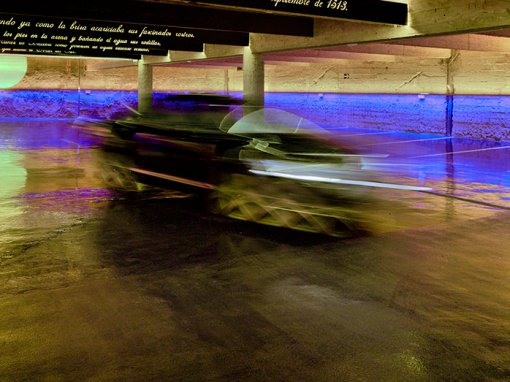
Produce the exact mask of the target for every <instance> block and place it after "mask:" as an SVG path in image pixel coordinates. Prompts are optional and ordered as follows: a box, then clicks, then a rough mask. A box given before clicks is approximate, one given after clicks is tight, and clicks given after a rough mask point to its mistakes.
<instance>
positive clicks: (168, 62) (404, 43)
mask: <svg viewBox="0 0 510 382" xmlns="http://www.w3.org/2000/svg"><path fill="white" fill-rule="evenodd" d="M174 1H177V2H181V0H174ZM227 1H228V0H227ZM395 2H398V3H405V4H407V5H408V9H409V14H408V23H407V25H399V26H397V25H386V24H381V23H371V22H358V21H350V20H332V19H329V18H322V17H314V36H313V37H304V36H285V35H268V34H264V33H250V49H251V50H252V51H253V52H255V53H261V54H263V55H264V58H265V63H266V65H313V64H314V63H335V62H341V61H340V60H362V61H385V62H394V61H396V60H398V59H399V57H418V58H420V57H421V58H440V59H441V58H448V57H450V56H451V55H452V50H465V51H478V52H496V53H501V54H507V53H509V52H510V2H508V1H498V0H485V1H479V0H450V1H444V0H407V1H405V0H400V1H398V0H397V1H395ZM244 49H246V48H244V47H239V46H237V47H236V46H225V45H217V44H205V45H204V51H203V52H183V51H170V52H169V53H168V55H167V56H144V57H143V61H144V63H146V64H153V65H164V66H179V67H201V68H203V67H205V68H236V67H242V55H243V51H244ZM134 64H135V63H134V62H108V63H93V62H89V65H88V70H100V69H108V68H115V67H120V66H129V65H134Z"/></svg>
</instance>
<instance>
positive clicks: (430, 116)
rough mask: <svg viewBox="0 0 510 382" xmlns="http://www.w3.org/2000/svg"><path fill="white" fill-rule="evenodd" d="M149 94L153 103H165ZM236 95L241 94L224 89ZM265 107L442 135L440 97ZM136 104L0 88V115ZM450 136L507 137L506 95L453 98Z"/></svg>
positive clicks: (285, 100) (306, 98)
mask: <svg viewBox="0 0 510 382" xmlns="http://www.w3.org/2000/svg"><path fill="white" fill-rule="evenodd" d="M165 94H167V93H160V92H157V93H154V104H155V106H156V107H159V108H164V107H165V106H166V105H167V104H165V102H163V101H162V97H164V96H165ZM230 94H231V95H232V96H235V97H238V98H242V93H239V92H236V93H230ZM265 100H266V107H276V108H282V109H285V110H288V111H290V112H293V113H295V114H298V115H301V116H303V117H305V118H307V119H310V120H312V121H314V122H316V123H318V124H320V125H323V126H327V127H328V128H331V129H335V128H362V129H377V130H386V131H405V132H414V133H422V134H439V135H444V134H445V115H446V104H445V102H446V100H445V96H443V95H416V94H409V95H402V94H331V93H325V94H317V93H266V96H265ZM128 107H129V108H134V109H136V108H137V92H136V91H113V90H112V91H101V90H82V91H80V92H78V91H77V90H10V91H7V90H4V91H0V118H71V119H72V118H76V117H78V116H80V117H94V118H118V117H121V116H123V115H127V114H129V113H130V111H129V108H128ZM453 121H454V123H453V135H454V136H456V137H467V138H475V139H487V140H495V141H498V140H510V96H467V95H458V96H455V98H454V109H453Z"/></svg>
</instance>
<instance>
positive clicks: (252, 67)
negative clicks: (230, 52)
mask: <svg viewBox="0 0 510 382" xmlns="http://www.w3.org/2000/svg"><path fill="white" fill-rule="evenodd" d="M243 95H244V97H243V98H244V101H245V104H246V105H247V106H256V107H264V57H263V56H262V54H260V53H253V52H252V51H251V49H250V47H245V48H244V53H243Z"/></svg>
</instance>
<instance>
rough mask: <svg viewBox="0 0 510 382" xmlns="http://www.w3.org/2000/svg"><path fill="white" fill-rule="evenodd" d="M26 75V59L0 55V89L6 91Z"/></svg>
mask: <svg viewBox="0 0 510 382" xmlns="http://www.w3.org/2000/svg"><path fill="white" fill-rule="evenodd" d="M26 73H27V58H26V57H25V56H15V55H9V54H0V89H7V88H10V87H12V86H14V85H16V84H17V83H18V82H20V81H21V80H22V79H23V77H25V74H26Z"/></svg>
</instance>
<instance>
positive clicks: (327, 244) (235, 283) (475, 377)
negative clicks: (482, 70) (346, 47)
mask: <svg viewBox="0 0 510 382" xmlns="http://www.w3.org/2000/svg"><path fill="white" fill-rule="evenodd" d="M38 126H39V135H38V136H36V137H34V136H33V135H31V134H23V131H25V132H26V131H27V130H26V129H27V128H24V127H22V126H12V127H11V128H8V127H7V125H5V124H4V126H3V129H2V134H3V135H2V138H3V140H2V142H3V144H2V146H1V149H2V150H1V151H0V153H1V156H0V159H1V162H0V163H1V166H2V169H1V170H2V174H3V176H4V179H5V181H4V182H2V183H1V184H0V192H1V195H0V203H1V204H0V208H1V211H2V219H1V220H0V229H1V231H2V236H1V237H2V241H1V242H0V249H1V254H0V256H1V257H0V264H1V270H0V286H1V290H0V295H1V298H0V380H5V381H328V382H329V381H349V382H350V381H353V382H358V381H360V382H361V381H363V382H365V381H377V382H379V381H388V382H393V381H413V382H414V381H424V382H428V381H431V382H432V381H434V382H436V381H507V380H509V379H510V368H509V366H508V365H510V359H509V358H510V356H509V354H510V352H509V351H508V350H509V333H510V327H509V323H510V321H509V317H510V308H509V304H508V298H509V291H508V286H507V284H508V282H507V279H508V277H507V276H508V272H509V255H510V252H509V250H508V243H509V240H510V238H509V236H508V229H507V228H508V225H509V224H510V215H509V213H508V208H509V207H510V205H509V204H508V203H509V202H508V200H509V198H508V196H509V192H510V187H509V185H508V180H507V179H506V177H505V173H507V169H506V167H505V166H508V165H507V163H506V161H505V160H502V159H501V158H503V156H502V154H495V153H501V151H502V150H505V149H504V148H502V149H494V150H484V151H480V149H481V148H485V149H487V148H490V147H489V146H488V145H490V143H486V144H485V146H484V147H481V146H480V145H479V146H478V147H476V148H475V145H476V144H477V142H469V145H468V146H465V144H467V143H466V142H464V143H463V142H460V141H459V142H457V141H455V142H456V143H455V144H454V145H451V146H447V145H445V144H444V142H442V143H439V141H435V142H436V143H434V144H433V143H432V142H433V141H430V140H428V141H423V140H422V141H420V142H416V141H415V139H411V137H410V136H409V135H390V136H388V134H379V135H374V134H371V135H364V138H362V137H363V135H360V134H359V133H360V132H358V134H354V132H353V131H351V134H350V135H351V139H354V140H352V141H351V143H353V144H355V143H356V141H357V143H358V144H359V145H360V146H361V145H362V144H364V145H365V147H371V150H373V151H374V152H376V151H378V152H385V153H389V152H392V153H393V156H392V157H391V158H393V159H394V162H393V165H395V164H396V163H403V162H404V161H407V163H411V164H412V165H413V166H411V167H410V168H411V169H412V170H411V171H410V172H408V173H406V174H399V173H398V171H396V170H395V171H394V173H393V174H391V173H386V174H385V175H382V178H381V180H383V179H386V180H390V179H392V180H393V181H394V182H395V181H399V182H404V183H408V184H414V185H424V186H431V187H432V188H433V189H434V193H436V195H430V194H416V193H413V192H397V191H392V192H387V193H383V194H381V195H380V196H381V197H383V196H384V198H385V199H384V202H383V203H381V205H380V210H378V211H373V214H374V218H375V217H378V218H380V220H381V221H382V223H381V225H380V226H378V227H379V229H376V230H375V231H374V233H373V234H372V235H369V236H365V237H358V238H352V239H343V240H339V239H330V238H325V237H322V236H309V235H305V234H301V233H296V232H287V231H281V230H277V229H274V228H266V227H260V226H252V225H250V224H248V223H245V222H237V221H234V220H227V219H221V218H218V217H215V216H212V215H209V214H207V213H205V212H204V211H202V210H201V209H200V207H199V206H198V205H197V204H196V202H195V199H193V198H181V196H182V195H181V194H175V193H172V192H171V191H156V190H152V191H147V192H145V193H140V194H139V195H137V196H135V197H126V196H123V195H120V194H116V193H113V192H111V191H108V190H106V189H105V188H104V185H103V184H102V183H101V181H100V180H99V179H98V178H96V177H95V173H96V170H97V168H96V164H95V163H94V161H93V160H92V158H93V153H94V150H95V148H94V147H93V146H91V145H89V144H88V142H87V140H86V139H85V138H83V137H80V136H77V135H76V133H75V132H72V131H69V130H68V129H66V128H65V127H62V126H56V125H55V124H52V123H51V122H47V125H46V127H44V128H41V126H40V125H38ZM8 131H9V132H10V133H9V134H7V133H6V132H8ZM28 131H29V132H30V131H33V130H30V129H29V130H28ZM44 132H45V133H44ZM6 134H7V135H6ZM50 136H51V137H52V138H51V139H49V138H48V137H50ZM44 137H46V138H48V139H46V140H44V139H43V138H44ZM353 137H354V138H353ZM346 138H347V136H346ZM413 141H414V142H413ZM41 142H46V143H45V144H41ZM55 142H59V143H58V145H59V147H58V149H57V148H56V147H54V146H55V145H56V143H55ZM36 143H37V145H36ZM478 144H481V142H479V143H478ZM369 145H370V146H369ZM492 145H493V146H492V147H495V146H494V144H492ZM502 146H503V145H500V146H497V147H502ZM445 147H450V149H451V148H455V152H456V153H455V154H453V157H452V155H451V154H450V155H445ZM467 147H471V151H470V152H468V151H469V150H467V149H466V148H467ZM461 152H464V153H461ZM420 155H421V156H422V159H420V160H419V161H417V159H414V160H413V161H411V159H410V158H409V157H410V156H415V157H416V156H420ZM492 155H493V156H492ZM406 157H407V160H406ZM452 158H453V161H452ZM392 167H394V166H392ZM419 169H422V170H423V169H425V171H422V172H421V173H420V171H419ZM412 173H415V176H413V175H412ZM498 206H499V207H498ZM376 215H377V216H376Z"/></svg>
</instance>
